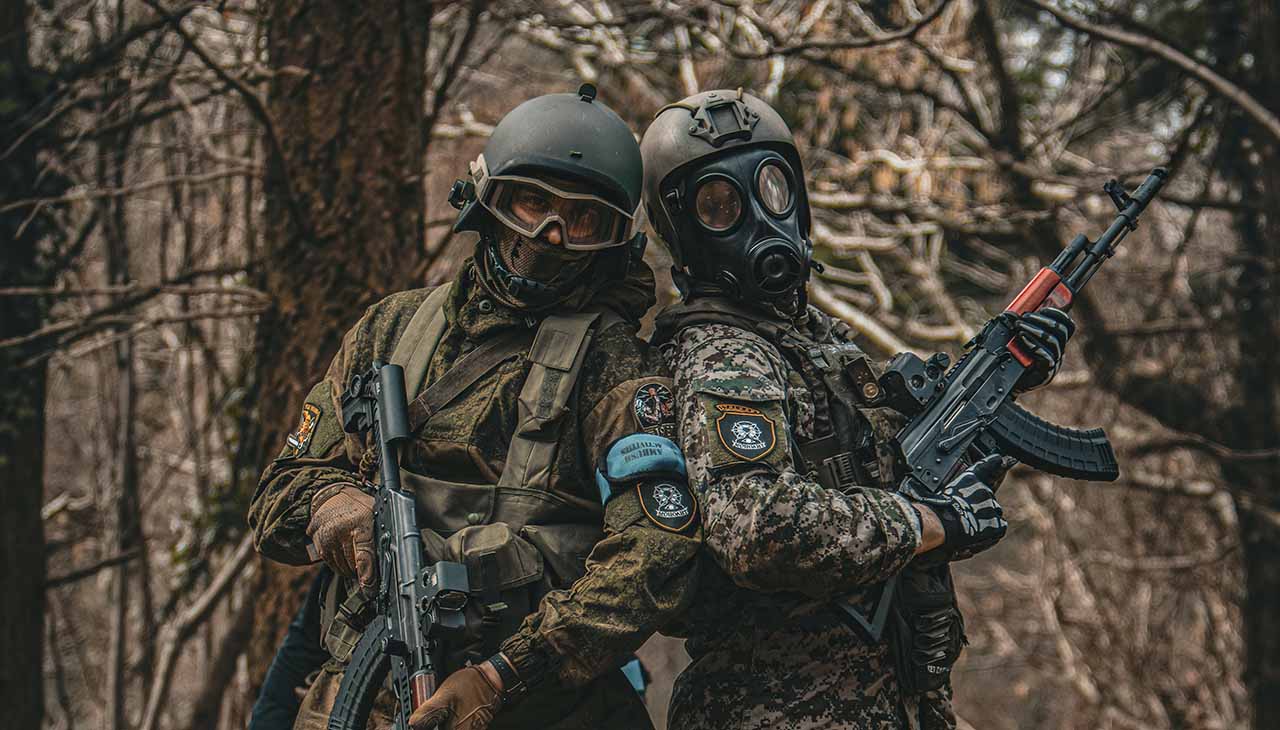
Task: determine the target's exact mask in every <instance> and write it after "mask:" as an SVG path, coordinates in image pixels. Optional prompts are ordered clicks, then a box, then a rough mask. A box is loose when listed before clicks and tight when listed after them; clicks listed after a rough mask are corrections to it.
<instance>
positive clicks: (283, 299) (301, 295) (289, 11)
mask: <svg viewBox="0 0 1280 730" xmlns="http://www.w3.org/2000/svg"><path fill="white" fill-rule="evenodd" d="M266 15H267V21H266V22H267V24H266V48H267V53H268V56H269V58H270V63H271V66H272V67H273V68H275V69H281V72H280V73H278V74H276V75H275V76H274V77H273V80H272V85H271V89H270V98H269V103H268V109H269V114H270V117H271V125H270V126H271V128H269V129H268V130H267V134H268V135H270V134H278V135H279V136H278V137H277V139H276V143H275V144H268V145H267V146H268V148H269V149H272V148H275V149H278V150H279V151H280V154H279V155H274V154H273V155H272V157H271V158H270V159H269V160H268V171H267V178H266V182H265V193H266V200H267V212H266V213H267V214H266V218H265V220H266V225H267V229H266V231H265V233H266V235H265V245H264V249H265V250H264V251H263V252H262V257H263V260H264V265H263V269H262V272H261V276H260V287H261V289H262V290H263V291H268V292H272V293H273V294H274V295H275V296H276V302H275V306H274V308H273V309H271V310H270V311H268V312H267V313H266V314H265V315H264V316H263V317H262V318H261V319H260V321H259V328H258V348H257V356H258V365H259V368H258V372H257V378H256V389H257V394H258V396H257V400H258V401H259V402H262V403H264V404H270V405H271V408H270V409H269V410H268V409H264V410H263V411H262V413H261V414H260V418H259V419H258V420H259V428H260V433H258V434H256V435H253V434H248V435H246V438H244V439H243V443H245V444H248V445H250V446H251V447H253V448H256V449H257V451H256V453H252V454H247V455H243V456H242V459H243V460H244V461H245V463H252V464H255V465H256V466H257V467H258V468H261V466H262V465H263V464H264V462H265V459H266V458H269V457H270V455H271V454H273V453H274V452H275V451H276V450H278V449H279V448H280V445H281V443H282V437H283V434H284V433H285V431H286V430H287V429H288V427H289V426H290V425H292V422H293V421H294V420H295V419H296V416H297V413H296V409H297V408H299V407H300V406H301V403H302V399H303V397H304V396H305V395H306V393H305V392H304V391H305V389H306V388H307V387H308V386H309V385H310V384H311V383H313V382H314V381H316V380H317V379H319V378H320V376H321V375H322V374H323V372H324V370H325V368H326V366H327V365H328V362H329V359H330V358H332V356H333V353H334V352H335V351H336V349H337V346H338V343H339V339H340V338H341V336H342V333H343V331H344V330H345V329H346V328H347V327H349V326H351V325H352V324H353V323H354V322H355V320H356V319H357V318H358V317H359V314H360V312H361V310H362V309H363V308H364V307H366V306H368V305H369V304H371V303H373V302H374V301H377V300H378V299H379V298H381V297H383V296H385V295H387V294H389V293H391V292H393V291H395V290H397V289H401V288H404V287H406V286H408V285H411V284H412V283H413V282H410V281H407V280H406V278H407V277H406V275H405V272H407V271H409V270H410V268H411V267H410V266H409V265H408V264H412V263H415V262H416V260H417V259H419V258H420V257H421V256H422V246H423V238H424V217H425V211H424V201H423V184H422V171H423V155H424V144H425V140H424V136H425V135H424V134H423V130H422V126H423V94H424V88H425V68H426V48H427V38H428V27H429V22H430V11H429V6H428V5H427V4H426V3H415V2H391V1H389V0H381V1H379V2H371V3H350V2H343V1H342V0H321V1H320V2H304V1H303V0H273V1H272V2H269V3H268V4H267V7H266ZM284 69H289V70H288V71H285V70H284ZM296 69H304V70H305V71H306V73H305V74H301V73H298V72H297V71H296ZM282 404H288V407H287V408H286V409H281V408H279V406H281V405H282ZM263 572H264V577H263V581H264V583H263V585H262V586H261V591H260V592H258V593H257V595H260V596H262V600H261V601H260V602H259V609H258V613H257V616H256V617H255V621H254V637H253V641H252V642H251V643H250V647H249V662H250V667H251V669H252V672H253V679H254V686H255V689H256V687H257V686H259V685H260V682H261V679H262V676H263V674H264V673H265V671H266V667H267V665H268V664H269V663H270V659H271V657H272V655H273V654H274V653H275V650H276V647H277V645H278V644H279V641H280V638H281V636H282V635H283V633H284V629H285V627H286V626H287V625H288V622H289V619H290V618H291V617H292V615H293V613H294V612H295V611H296V609H297V607H298V603H299V601H300V600H301V598H302V595H303V591H304V590H305V588H306V585H307V581H308V575H307V574H306V573H302V572H300V571H297V570H291V569H286V568H283V567H281V566H275V565H267V566H264V571H263Z"/></svg>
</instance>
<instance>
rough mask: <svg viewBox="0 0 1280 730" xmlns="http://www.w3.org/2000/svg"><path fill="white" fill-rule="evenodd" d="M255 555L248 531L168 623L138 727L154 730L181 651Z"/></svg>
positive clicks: (144, 729) (171, 683)
mask: <svg viewBox="0 0 1280 730" xmlns="http://www.w3.org/2000/svg"><path fill="white" fill-rule="evenodd" d="M252 555H253V538H252V537H251V536H250V535H245V536H244V538H242V539H241V540H240V544H239V545H238V546H237V547H236V549H235V552H234V553H232V554H231V557H230V558H229V559H228V560H227V562H226V563H225V564H224V565H223V566H222V569H221V570H220V571H218V574H217V576H215V577H214V579H213V581H212V582H211V583H210V584H209V587H208V588H206V589H205V591H204V593H202V594H200V597H199V598H197V599H196V600H195V602H194V603H192V604H191V605H190V606H188V607H187V608H186V609H184V610H183V611H182V613H180V614H178V617H177V619H175V620H174V622H173V623H172V624H169V625H168V626H167V627H165V630H164V646H163V648H162V649H161V650H160V661H159V662H157V664H156V673H155V679H154V680H153V681H152V683H151V688H150V690H149V691H148V693H147V708H146V711H145V712H144V713H143V717H142V724H141V725H140V726H139V730H155V728H156V723H157V721H158V720H159V718H160V706H161V705H162V704H164V702H165V699H166V698H167V697H168V695H169V690H170V688H171V687H172V685H173V674H174V671H175V669H176V668H177V665H178V655H179V652H180V651H181V649H182V647H183V645H184V644H186V643H187V641H188V640H189V639H190V638H191V637H192V636H193V635H194V634H195V631H196V629H197V628H199V627H200V625H201V624H203V623H204V622H205V621H206V620H207V619H208V618H209V616H210V615H211V614H212V613H213V609H215V608H217V606H218V603H219V602H220V601H221V600H222V598H223V596H225V595H226V594H227V592H228V591H229V590H230V588H231V586H232V584H233V583H234V581H235V580H236V579H237V578H239V577H240V573H241V572H242V571H243V570H244V568H245V566H246V565H248V563H249V558H250V557H251V556H252Z"/></svg>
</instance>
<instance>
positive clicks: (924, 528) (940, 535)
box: [911, 503, 947, 555]
mask: <svg viewBox="0 0 1280 730" xmlns="http://www.w3.org/2000/svg"><path fill="white" fill-rule="evenodd" d="M911 506H912V507H914V508H915V510H916V514H918V515H920V544H919V545H917V546H916V553H915V554H916V555H919V554H920V553H927V552H929V551H930V550H932V549H934V548H937V547H942V543H943V541H944V540H946V538H947V533H946V532H945V531H944V530H943V529H942V522H941V521H940V520H939V519H938V515H936V514H934V512H933V510H931V509H929V508H928V507H925V506H923V505H920V504H914V503H913V504H912V505H911Z"/></svg>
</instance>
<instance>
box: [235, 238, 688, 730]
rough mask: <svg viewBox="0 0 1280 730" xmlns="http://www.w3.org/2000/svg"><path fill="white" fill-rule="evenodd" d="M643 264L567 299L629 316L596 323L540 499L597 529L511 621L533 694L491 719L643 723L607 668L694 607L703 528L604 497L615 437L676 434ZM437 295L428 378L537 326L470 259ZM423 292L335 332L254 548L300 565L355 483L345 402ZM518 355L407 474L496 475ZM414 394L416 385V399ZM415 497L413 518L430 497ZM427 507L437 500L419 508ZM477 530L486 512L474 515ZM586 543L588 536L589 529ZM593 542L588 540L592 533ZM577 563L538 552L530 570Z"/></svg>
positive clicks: (629, 693)
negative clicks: (319, 500)
mask: <svg viewBox="0 0 1280 730" xmlns="http://www.w3.org/2000/svg"><path fill="white" fill-rule="evenodd" d="M652 276H653V275H652V272H651V271H649V269H648V267H647V266H644V265H643V264H641V265H640V271H638V272H636V273H633V274H632V276H631V278H629V279H628V281H627V282H626V284H625V285H619V284H618V283H617V282H612V283H611V284H610V285H609V287H608V288H607V289H604V287H601V288H602V289H604V290H603V291H600V292H599V293H598V294H596V292H594V291H585V292H583V293H582V295H581V296H580V297H578V298H577V300H576V301H574V302H570V303H569V305H567V306H566V307H565V309H568V310H569V311H572V310H573V309H576V308H578V307H581V306H585V305H590V306H592V307H609V308H610V309H612V310H613V311H614V312H616V313H618V314H620V315H622V317H623V319H622V320H621V321H619V320H618V319H617V318H616V317H614V318H613V319H612V321H609V322H606V323H605V324H604V325H603V331H597V332H595V335H594V337H593V339H592V340H591V341H590V345H589V348H590V349H589V350H588V351H587V352H586V355H585V359H584V360H583V366H582V370H581V374H580V376H579V378H578V380H577V382H576V386H575V390H574V392H573V394H572V396H571V398H570V400H569V404H568V407H569V411H570V412H569V413H568V414H566V416H565V417H564V419H563V421H562V425H561V427H560V430H559V442H558V444H559V445H558V447H557V450H556V455H555V458H554V461H553V463H552V466H551V474H550V478H549V484H550V488H549V490H548V491H549V492H550V495H549V496H548V497H547V499H549V500H552V501H554V502H555V504H556V505H557V506H556V509H557V510H559V511H560V512H562V513H566V514H569V515H571V517H570V521H572V522H575V523H582V524H587V525H594V526H596V527H594V528H592V529H596V530H599V531H600V532H599V539H598V542H595V544H594V547H593V548H591V549H590V554H589V556H586V558H585V573H582V574H581V577H580V578H578V579H577V580H576V581H575V582H573V583H572V585H557V586H555V587H556V588H557V589H556V590H552V591H550V592H549V593H547V594H546V595H545V596H543V597H542V598H541V600H540V602H538V603H537V605H536V606H535V607H532V608H533V612H532V613H531V614H530V615H529V616H528V617H527V618H526V619H525V620H524V621H523V623H522V624H520V626H519V630H518V631H516V633H515V634H514V635H512V636H510V637H509V638H507V639H506V640H505V641H503V642H502V643H501V646H500V648H501V650H502V651H504V652H505V653H506V654H507V655H508V656H509V657H510V658H511V660H512V662H513V664H514V665H515V667H516V669H517V671H518V672H519V673H520V675H521V678H522V679H524V680H525V681H526V682H528V683H529V684H530V685H531V686H533V687H534V688H533V689H532V691H531V692H530V694H529V695H528V697H526V698H525V699H524V700H523V701H522V702H520V703H519V704H517V705H516V706H514V707H512V708H509V709H504V711H503V712H501V713H499V715H498V717H497V720H496V722H495V725H494V727H499V728H501V727H539V728H541V727H555V728H588V727H590V728H600V727H606V726H608V727H619V728H629V727H648V725H649V722H648V718H647V716H646V715H645V713H644V708H643V706H642V705H640V703H639V701H638V699H637V697H636V694H635V692H634V691H633V690H632V689H631V687H630V685H629V684H627V682H626V681H625V678H624V677H623V675H622V674H621V673H620V672H618V671H616V668H617V667H618V666H620V665H621V664H622V663H623V662H624V661H625V660H626V659H627V658H628V657H629V656H630V654H631V653H632V652H633V651H635V650H636V649H637V648H638V647H639V646H640V644H641V643H642V642H643V641H644V640H645V639H646V638H647V637H648V636H649V635H650V634H651V633H652V632H653V631H655V630H656V629H658V628H660V627H662V626H663V625H664V624H666V623H667V622H669V621H670V619H671V618H672V617H673V616H676V615H677V614H680V613H682V612H683V611H684V610H685V609H687V607H688V605H689V602H690V599H691V596H692V591H693V588H694V586H695V579H696V570H695V568H696V566H697V564H698V560H697V553H698V549H699V545H700V541H701V539H700V534H699V532H698V529H697V527H696V525H694V526H693V527H692V528H685V529H683V530H682V531H680V532H675V531H671V530H670V529H669V528H667V527H665V526H662V525H660V524H659V523H657V522H655V521H652V520H651V519H649V518H647V516H646V514H645V512H644V510H643V508H642V505H641V504H640V499H639V498H638V497H637V496H636V494H635V492H630V493H624V494H623V495H622V496H619V497H616V498H614V499H612V500H611V501H610V502H609V504H608V506H607V508H602V507H601V505H600V495H599V492H598V489H597V487H596V485H595V481H594V473H595V469H596V463H597V461H598V460H599V459H601V458H602V457H603V455H604V453H605V451H606V449H607V447H608V446H609V445H610V444H611V443H612V442H613V441H614V440H616V439H618V438H620V437H622V436H625V435H627V434H630V433H634V432H638V431H648V432H652V433H663V434H666V435H673V420H674V415H673V413H672V408H671V391H670V382H671V381H670V380H669V378H668V377H667V376H666V374H665V373H666V370H665V368H664V367H663V365H662V363H661V361H660V359H659V358H658V357H657V355H656V353H651V352H650V351H649V350H648V349H647V347H646V346H645V344H644V343H643V342H642V341H640V340H639V339H637V337H636V334H635V333H636V322H637V321H638V319H639V317H640V316H641V315H642V314H643V312H644V311H645V310H646V309H647V307H648V306H650V305H651V303H652V302H653V278H652ZM458 284H459V285H458V286H456V287H455V291H454V292H453V294H452V297H451V298H450V299H449V300H447V301H446V303H445V306H444V314H445V317H446V322H447V324H446V327H445V330H444V333H443V336H442V338H441V339H440V341H439V345H438V346H437V348H436V351H435V353H434V355H433V356H432V358H431V360H430V363H429V366H428V369H427V377H426V382H427V383H431V382H433V381H434V380H435V379H437V378H439V377H440V376H441V374H442V373H444V372H445V371H447V370H448V368H450V367H451V366H452V364H453V363H454V362H455V361H456V360H458V359H459V358H460V357H462V356H463V355H465V354H467V353H468V352H470V351H471V350H472V349H474V348H475V347H476V346H477V344H478V343H481V342H484V341H486V340H487V338H492V337H495V336H498V335H500V334H502V333H504V332H508V331H510V330H511V329H512V328H536V327H537V324H538V322H537V319H536V318H535V317H533V316H531V315H529V314H528V313H526V312H522V311H519V310H516V309H512V308H510V307H508V306H506V305H505V304H504V303H503V301H502V299H501V298H499V297H497V296H495V295H494V294H493V293H492V291H490V290H489V288H488V287H486V286H485V285H484V281H483V278H482V277H481V276H480V275H479V274H478V268H477V265H476V264H475V263H474V262H471V261H469V262H468V263H467V264H466V266H465V267H464V269H463V271H462V273H461V274H460V277H459V281H458ZM428 294H429V290H426V289H420V290H414V291H407V292H402V293H399V294H395V295H392V296H390V297H388V298H387V299H385V300H383V301H382V302H380V303H378V304H376V305H374V306H373V307H371V308H370V309H369V310H368V311H367V312H366V313H365V315H364V316H363V317H362V318H361V319H360V321H359V322H358V323H356V325H355V326H354V327H353V328H352V329H351V330H350V331H349V332H348V333H347V334H346V336H345V337H344V338H343V342H342V347H341V350H340V351H339V352H338V354H337V356H336V357H334V359H333V363H332V365H331V366H330V368H329V371H328V372H327V373H326V375H325V377H324V379H322V380H321V381H320V382H319V383H317V384H316V386H315V387H314V388H313V389H312V390H311V392H310V394H309V395H308V396H307V398H306V402H305V404H304V405H303V415H302V419H301V421H300V424H299V428H298V429H297V430H295V432H294V433H293V434H291V435H290V437H289V440H288V443H287V444H286V445H285V447H284V449H283V451H282V452H281V454H280V455H279V457H277V458H276V459H275V461H273V462H272V463H271V465H270V466H268V467H267V469H266V471H265V473H264V474H263V475H262V479H261V482H260V484H259V486H258V490H257V493H256V495H255V497H254V500H253V504H252V507H251V512H250V515H249V522H250V525H251V526H252V528H253V530H254V534H255V538H256V545H257V547H258V549H259V550H260V551H261V552H262V553H263V554H264V555H266V556H267V557H270V558H273V559H276V560H279V561H282V562H286V563H291V564H301V563H306V562H308V560H307V557H306V552H305V547H306V541H307V536H306V527H307V523H308V521H309V519H310V500H311V496H312V495H313V494H314V493H315V492H316V490H318V489H320V488H322V487H324V486H326V485H329V484H334V483H354V482H357V481H358V479H359V477H358V474H357V470H358V467H359V465H360V461H361V457H362V456H363V455H364V453H365V445H364V443H362V442H361V441H360V440H359V439H357V438H355V437H353V436H350V435H347V434H344V433H343V432H342V428H341V425H340V419H339V406H338V402H339V396H340V394H341V392H342V390H343V388H344V386H345V384H346V383H347V381H348V380H349V378H350V376H351V375H352V374H353V373H356V372H359V371H362V370H364V369H365V368H367V367H369V365H370V363H371V362H372V361H374V360H382V361H386V360H389V359H390V355H391V353H392V350H393V349H394V347H395V343H396V342H397V340H398V338H399V337H400V336H401V334H402V333H403V332H404V330H405V328H406V327H407V325H408V322H409V320H410V318H411V317H412V316H413V314H414V312H415V311H416V310H417V308H418V307H419V305H420V304H421V303H422V302H423V300H424V299H425V298H426V296H427V295H428ZM529 367H530V364H529V352H528V351H527V350H526V351H522V352H520V353H518V354H516V355H513V356H511V357H509V358H508V359H507V360H506V361H505V362H503V363H502V364H500V365H498V366H497V367H495V368H493V369H491V370H490V371H489V372H488V373H487V374H486V375H484V376H483V377H482V378H481V379H480V380H479V381H477V382H476V383H475V384H474V385H473V386H472V387H470V388H469V389H467V390H465V391H463V393H462V394H461V395H460V396H459V397H457V398H456V399H455V400H453V401H452V402H450V403H449V404H448V405H447V406H445V407H444V408H442V409H441V410H439V411H438V412H436V413H435V414H434V415H433V416H431V417H430V418H429V419H428V420H427V421H426V422H425V424H423V425H422V426H421V428H419V429H418V430H417V431H416V432H415V438H414V439H413V441H412V442H411V443H410V444H408V447H407V448H405V449H404V450H403V451H402V455H401V459H402V467H403V469H404V470H405V471H406V472H411V473H416V474H423V475H428V476H430V477H433V478H436V479H440V480H448V481H449V482H451V483H455V484H458V483H460V484H462V485H464V487H465V485H467V484H476V485H493V484H495V483H496V482H497V480H498V478H499V475H500V474H502V471H503V465H504V460H505V458H506V455H507V447H508V444H509V442H510V440H511V436H512V434H513V433H514V430H515V428H516V422H517V405H518V398H519V395H520V392H521V388H522V385H523V382H524V380H525V377H526V376H527V374H528V372H529ZM409 397H410V399H411V400H412V399H413V394H412V393H411V394H409ZM417 496H418V498H419V501H418V504H419V521H420V523H421V524H422V525H423V526H424V527H432V526H433V525H438V524H440V522H441V520H442V519H443V518H442V517H441V516H440V515H432V514H430V513H427V514H423V511H424V507H423V505H424V504H427V505H430V504H431V500H430V495H417ZM427 511H428V512H429V511H430V508H429V507H428V508H427ZM466 519H467V520H468V521H469V522H471V523H472V524H474V523H476V522H483V521H484V519H485V518H484V517H483V516H482V515H479V514H471V515H467V517H466ZM592 539H594V538H592ZM588 545H590V542H588ZM583 557H584V556H582V555H578V556H563V555H550V554H544V555H543V557H542V559H539V560H538V561H536V562H537V564H539V565H541V564H542V563H543V562H544V561H545V562H546V564H547V565H546V570H547V571H548V572H552V571H553V567H554V566H553V563H558V562H560V561H562V560H564V559H566V558H567V559H568V560H570V561H573V560H576V561H577V563H578V571H579V572H581V571H582V570H583V565H582V559H583ZM336 686H337V679H336V676H328V677H322V678H321V681H320V682H317V686H315V687H313V688H312V692H311V695H310V696H309V697H308V700H307V701H306V702H304V707H303V712H302V713H301V714H300V716H299V720H298V725H297V727H308V728H309V727H313V726H314V727H323V721H324V717H325V715H326V714H327V707H328V706H329V704H328V703H331V702H332V694H333V692H335V691H336Z"/></svg>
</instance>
